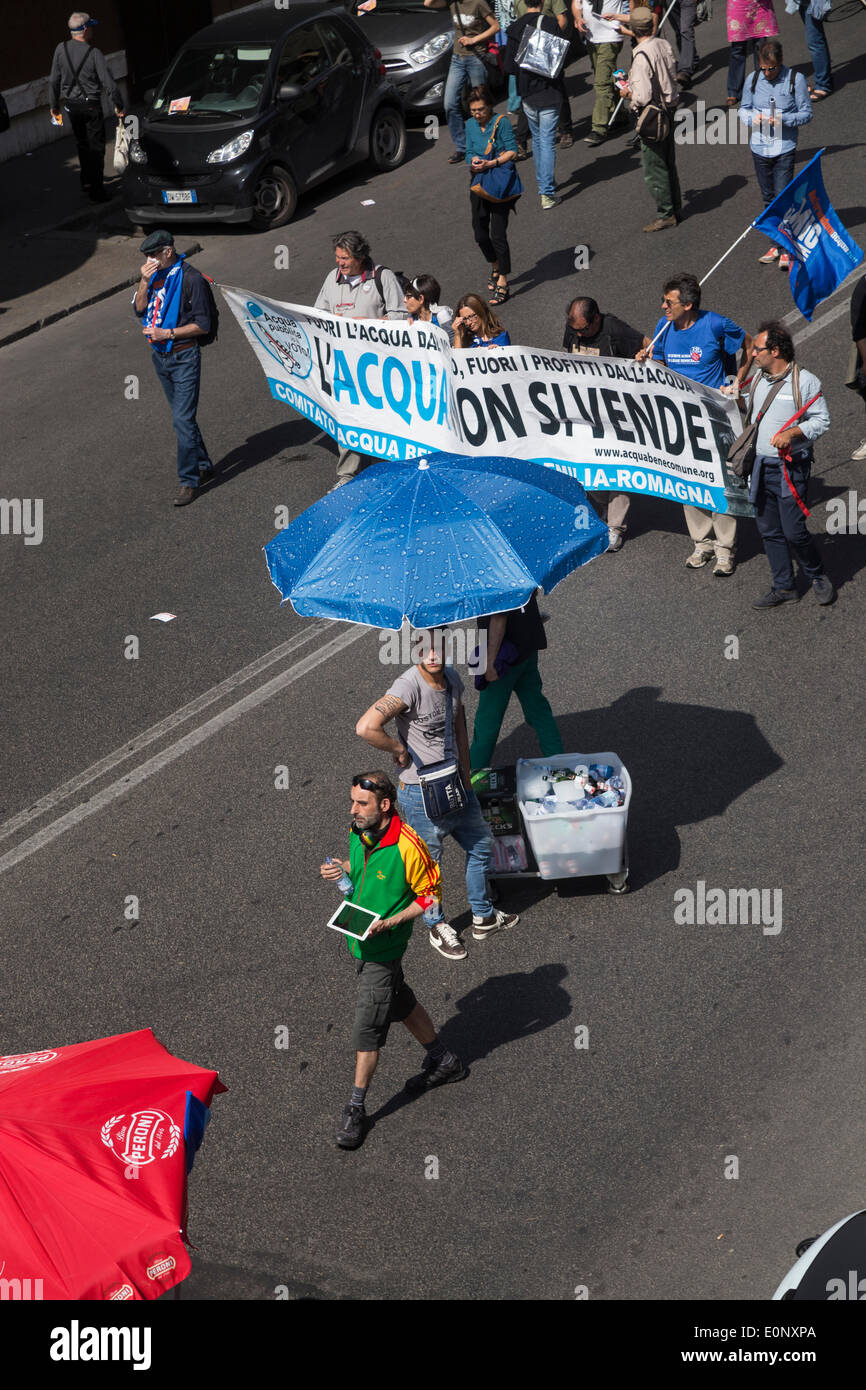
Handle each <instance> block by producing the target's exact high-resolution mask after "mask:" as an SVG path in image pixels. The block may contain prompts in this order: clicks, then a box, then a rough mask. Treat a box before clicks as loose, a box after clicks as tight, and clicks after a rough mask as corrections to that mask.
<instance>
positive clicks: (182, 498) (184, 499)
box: [174, 487, 198, 507]
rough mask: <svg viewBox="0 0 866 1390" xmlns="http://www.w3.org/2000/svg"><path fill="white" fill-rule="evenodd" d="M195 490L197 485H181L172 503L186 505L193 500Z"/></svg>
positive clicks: (196, 490)
mask: <svg viewBox="0 0 866 1390" xmlns="http://www.w3.org/2000/svg"><path fill="white" fill-rule="evenodd" d="M197 492H198V488H197V487H182V488H181V489H180V491H179V492H178V494H177V497H175V499H174V505H175V506H176V507H188V506H189V504H190V502H194V501H195V499H196V494H197Z"/></svg>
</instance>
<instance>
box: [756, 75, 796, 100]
mask: <svg viewBox="0 0 866 1390" xmlns="http://www.w3.org/2000/svg"><path fill="white" fill-rule="evenodd" d="M760 76H761V74H760V71H759V70H758V69H757V68H756V69H755V71H754V72H753V73H752V86H751V88H750V90H751V93H752V96H754V95H755V88H756V87H757V85H758V78H759V77H760ZM796 80H797V74H796V72H795V71H794V69H793V68H789V69H788V91H789V92H790V93H791V96H792V97H793V96H794V83H795V82H796Z"/></svg>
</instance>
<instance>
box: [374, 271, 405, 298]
mask: <svg viewBox="0 0 866 1390" xmlns="http://www.w3.org/2000/svg"><path fill="white" fill-rule="evenodd" d="M389 269H390V267H389V266H386V265H377V266H374V267H373V280H374V281H375V285H376V289H377V290H378V291H379V298H380V299H381V301H382V303H383V304H384V303H385V295H384V293H383V291H382V271H383V270H389ZM391 274H392V275H393V276H394V278H395V280H396V281H397V284H398V285H399V286H400V289H401V290H402V291H403V293H404V294H405V293H406V291H407V290H408V289H409V288H410V286H411V284H412V281H411V280H410V279H409V276H408V275H404V274H403V272H402V270H392V271H391Z"/></svg>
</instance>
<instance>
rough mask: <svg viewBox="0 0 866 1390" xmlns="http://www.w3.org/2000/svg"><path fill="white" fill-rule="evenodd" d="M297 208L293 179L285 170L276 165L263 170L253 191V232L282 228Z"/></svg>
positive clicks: (296, 192) (296, 195)
mask: <svg viewBox="0 0 866 1390" xmlns="http://www.w3.org/2000/svg"><path fill="white" fill-rule="evenodd" d="M297 206H298V190H297V188H296V187H295V183H294V179H292V178H291V176H290V175H289V174H287V173H286V171H285V169H278V168H277V167H276V165H274V166H272V167H271V168H270V169H263V170H262V172H261V173H260V174H259V177H258V180H257V182H256V186H255V188H254V189H253V219H252V224H251V225H252V227H253V229H254V231H257V232H266V231H268V230H269V228H271V227H282V226H284V225H285V223H286V222H288V221H290V220H291V218H292V217H294V215H295V209H296V208H297Z"/></svg>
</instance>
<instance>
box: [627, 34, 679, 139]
mask: <svg viewBox="0 0 866 1390" xmlns="http://www.w3.org/2000/svg"><path fill="white" fill-rule="evenodd" d="M643 56H644V58H646V60H647V62H648V63H649V68H650V74H651V77H650V80H651V82H652V88H651V92H650V99H649V101H648V102H647V104H646V106H644V107H643V108H642V110H641V113H640V115H639V116H638V118H637V124H636V126H635V129H636V131H637V133H638V135H639V136H640V138H641V139H642V140H645V141H646V143H647V144H648V145H661V144H663V143H664V141H665V140H667V138H668V136H669V135H670V132H671V118H670V116H669V115H668V111H667V107H666V106H665V104H664V102H663V101H662V94H661V89H660V87H659V80H658V74H657V73H656V70H655V68H654V67H653V65H652V63H650V60H649V58H648V57H647V55H646V53H644V55H643ZM638 57H640V54H638Z"/></svg>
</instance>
